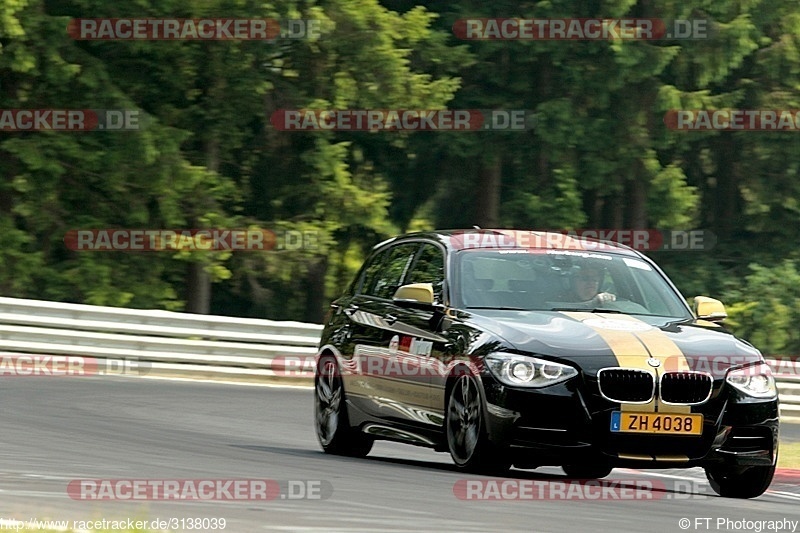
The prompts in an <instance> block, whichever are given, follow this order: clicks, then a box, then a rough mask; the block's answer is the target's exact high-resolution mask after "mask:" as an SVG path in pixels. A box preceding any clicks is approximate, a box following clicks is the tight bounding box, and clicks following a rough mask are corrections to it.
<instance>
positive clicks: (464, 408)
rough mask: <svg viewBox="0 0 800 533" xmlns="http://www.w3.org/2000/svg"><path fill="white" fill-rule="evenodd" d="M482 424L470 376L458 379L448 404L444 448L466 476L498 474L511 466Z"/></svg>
mask: <svg viewBox="0 0 800 533" xmlns="http://www.w3.org/2000/svg"><path fill="white" fill-rule="evenodd" d="M484 426H485V424H484V420H483V399H482V398H481V394H480V390H479V388H478V382H477V381H476V380H475V378H473V377H472V376H460V377H459V378H458V379H457V380H456V381H455V383H454V384H453V386H452V388H451V389H450V395H449V396H448V400H447V417H446V420H445V432H446V434H447V447H448V449H449V450H450V456H451V457H452V458H453V462H455V464H456V466H457V467H458V468H459V469H461V470H465V471H468V472H476V473H484V474H492V473H493V474H498V473H502V472H505V471H507V470H508V469H509V467H510V466H511V461H510V460H509V459H508V454H507V453H502V451H501V450H499V449H498V448H497V447H496V446H493V445H492V443H491V442H490V441H489V438H488V436H487V434H486V430H485V427H484Z"/></svg>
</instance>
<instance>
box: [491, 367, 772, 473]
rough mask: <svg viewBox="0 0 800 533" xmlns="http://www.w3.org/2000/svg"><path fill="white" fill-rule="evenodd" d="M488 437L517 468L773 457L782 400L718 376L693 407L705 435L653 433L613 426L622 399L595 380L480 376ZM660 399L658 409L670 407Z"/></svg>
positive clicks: (677, 464) (750, 462)
mask: <svg viewBox="0 0 800 533" xmlns="http://www.w3.org/2000/svg"><path fill="white" fill-rule="evenodd" d="M482 380H483V385H484V392H485V395H486V403H487V409H486V411H487V412H486V418H485V419H486V421H487V424H486V426H487V431H488V434H489V438H490V440H491V441H492V442H494V443H495V444H498V445H500V446H502V447H504V448H507V449H508V450H509V451H510V453H512V455H513V456H514V458H515V459H514V463H515V464H516V465H517V466H520V467H523V468H525V467H529V468H533V467H536V466H544V465H563V464H581V463H591V464H596V463H597V462H598V461H605V462H608V463H609V464H611V465H612V466H615V467H631V468H687V467H693V466H710V465H732V466H755V465H764V466H769V465H773V464H775V461H776V458H777V449H778V430H779V422H778V400H777V398H776V399H772V400H761V399H755V398H750V397H746V396H744V395H743V394H742V393H740V392H738V391H736V390H735V389H732V388H731V387H729V386H726V385H725V384H724V382H722V381H719V382H715V384H714V390H713V393H712V396H711V399H710V400H709V401H708V402H706V403H704V404H702V405H698V406H692V407H691V412H692V413H697V414H702V415H703V431H702V434H701V435H697V436H687V435H652V434H637V433H620V432H612V431H611V413H612V412H614V411H619V410H620V408H621V404H619V403H616V402H612V401H609V400H606V399H605V398H603V397H602V396H600V394H599V391H598V389H597V383H596V380H594V381H593V380H589V379H585V378H583V377H578V378H576V379H573V380H571V381H569V382H566V383H562V384H557V385H553V386H550V387H545V388H542V389H521V388H513V387H508V386H505V385H503V384H502V383H500V382H499V381H497V380H496V378H494V377H493V376H492V375H491V374H489V373H486V374H484V375H482ZM670 409H671V408H670V407H669V406H663V405H662V406H661V409H660V410H659V412H668V411H669V410H670Z"/></svg>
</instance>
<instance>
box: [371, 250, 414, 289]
mask: <svg viewBox="0 0 800 533" xmlns="http://www.w3.org/2000/svg"><path fill="white" fill-rule="evenodd" d="M418 249H419V244H417V243H409V244H400V245H398V246H395V247H394V248H392V249H391V250H389V255H388V257H387V258H386V261H384V262H383V264H382V265H381V269H380V270H381V271H380V274H379V275H378V276H377V277H376V278H375V285H374V287H372V288H371V290H368V291H364V292H363V294H367V295H369V296H376V297H378V298H386V299H391V298H392V297H393V296H394V293H395V291H396V290H397V289H398V288H399V287H400V284H401V283H402V280H403V276H405V274H406V271H407V270H408V267H409V264H410V263H411V260H412V259H413V258H414V253H415V252H416V251H417V250H418Z"/></svg>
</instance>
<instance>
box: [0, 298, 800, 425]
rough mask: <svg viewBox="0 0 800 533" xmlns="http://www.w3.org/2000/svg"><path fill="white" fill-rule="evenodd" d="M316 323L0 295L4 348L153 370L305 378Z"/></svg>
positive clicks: (795, 400) (794, 395) (797, 368)
mask: <svg viewBox="0 0 800 533" xmlns="http://www.w3.org/2000/svg"><path fill="white" fill-rule="evenodd" d="M321 331H322V326H321V325H319V324H306V323H302V322H278V321H272V320H262V319H248V318H234V317H223V316H208V315H196V314H190V313H175V312H171V311H159V310H138V309H123V308H118V307H101V306H94V305H83V304H67V303H59V302H47V301H40V300H24V299H18V298H5V297H0V349H1V350H3V351H4V352H9V353H13V354H39V355H54V356H57V355H64V356H83V357H91V358H96V359H135V360H137V361H140V362H144V363H147V364H148V365H149V366H150V367H151V368H152V369H153V370H156V371H158V372H159V374H165V373H166V374H172V375H183V374H185V375H198V374H200V375H205V376H213V377H215V378H220V377H222V378H225V377H236V378H237V379H242V378H250V379H263V378H265V377H266V378H269V377H272V378H279V379H281V380H286V381H291V380H292V379H294V380H300V381H305V382H307V380H308V379H309V378H310V377H311V375H312V374H311V372H309V369H308V367H307V366H306V367H300V368H298V367H287V360H290V361H288V364H289V365H291V362H292V361H294V362H297V361H302V360H304V359H306V358H307V357H308V356H313V355H314V354H316V351H317V344H318V342H319V336H320V332H321ZM768 363H770V364H771V365H772V366H773V368H774V369H775V370H776V372H777V373H778V374H777V378H778V390H779V393H780V400H781V415H782V416H787V417H800V363H789V365H788V366H787V363H786V362H784V361H781V362H778V361H775V360H768ZM787 370H789V373H786V371H787Z"/></svg>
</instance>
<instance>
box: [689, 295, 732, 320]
mask: <svg viewBox="0 0 800 533" xmlns="http://www.w3.org/2000/svg"><path fill="white" fill-rule="evenodd" d="M692 311H694V316H696V317H697V318H699V319H701V320H708V321H709V322H720V321H722V320H725V319H726V318H728V312H727V311H725V306H724V305H723V304H722V302H720V301H719V300H715V299H714V298H709V297H708V296H695V298H694V304H693V306H692Z"/></svg>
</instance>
